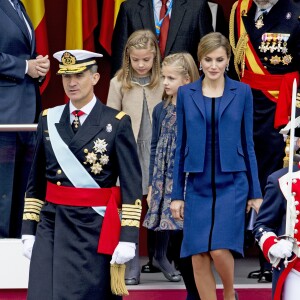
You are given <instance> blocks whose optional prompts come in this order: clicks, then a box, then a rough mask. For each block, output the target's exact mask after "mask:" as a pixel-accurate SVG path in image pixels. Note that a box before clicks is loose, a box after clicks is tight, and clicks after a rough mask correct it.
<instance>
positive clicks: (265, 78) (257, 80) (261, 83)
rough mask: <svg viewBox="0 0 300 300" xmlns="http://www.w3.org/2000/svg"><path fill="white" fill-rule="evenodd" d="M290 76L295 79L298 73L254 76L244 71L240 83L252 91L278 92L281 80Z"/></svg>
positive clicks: (254, 74)
mask: <svg viewBox="0 0 300 300" xmlns="http://www.w3.org/2000/svg"><path fill="white" fill-rule="evenodd" d="M287 75H288V76H291V78H295V77H296V78H297V77H298V72H291V73H287V74H284V75H264V74H256V73H253V72H251V71H249V70H245V73H244V77H243V79H242V81H243V82H244V83H247V84H249V85H250V86H251V88H252V89H256V90H261V91H268V90H271V91H280V87H281V83H282V80H284V79H285V78H287Z"/></svg>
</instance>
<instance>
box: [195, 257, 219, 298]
mask: <svg viewBox="0 0 300 300" xmlns="http://www.w3.org/2000/svg"><path fill="white" fill-rule="evenodd" d="M192 264H193V270H194V277H195V281H196V286H197V289H198V293H199V296H200V298H201V300H217V295H216V281H215V278H214V274H213V272H212V269H211V257H210V255H209V254H208V253H200V254H196V255H193V256H192Z"/></svg>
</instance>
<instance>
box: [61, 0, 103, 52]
mask: <svg viewBox="0 0 300 300" xmlns="http://www.w3.org/2000/svg"><path fill="white" fill-rule="evenodd" d="M97 24H98V9H97V0H68V8H67V30H66V49H69V50H71V49H84V50H88V51H95V44H94V29H95V28H96V26H97Z"/></svg>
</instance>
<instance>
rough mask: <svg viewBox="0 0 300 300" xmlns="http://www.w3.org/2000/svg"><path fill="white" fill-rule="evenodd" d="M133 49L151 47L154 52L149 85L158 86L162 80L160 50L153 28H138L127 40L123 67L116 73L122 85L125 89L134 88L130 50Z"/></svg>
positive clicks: (151, 86)
mask: <svg viewBox="0 0 300 300" xmlns="http://www.w3.org/2000/svg"><path fill="white" fill-rule="evenodd" d="M132 49H137V50H140V49H149V50H150V51H151V52H152V53H153V54H154V60H153V66H152V69H151V78H150V83H149V87H150V88H153V87H155V86H157V85H158V83H159V81H160V52H159V47H158V43H157V39H156V37H155V35H154V34H153V32H152V31H151V30H137V31H135V32H134V33H132V34H131V35H130V36H129V38H128V40H127V43H126V46H125V49H124V52H123V61H122V67H121V69H120V70H119V71H118V72H117V74H116V76H117V79H118V80H119V81H122V87H123V88H124V89H131V88H132V83H131V80H132V77H133V68H132V66H131V63H130V51H131V50H132Z"/></svg>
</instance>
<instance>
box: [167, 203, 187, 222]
mask: <svg viewBox="0 0 300 300" xmlns="http://www.w3.org/2000/svg"><path fill="white" fill-rule="evenodd" d="M170 209H171V212H172V217H173V218H174V219H175V220H180V221H183V218H184V201H183V200H173V201H172V202H171V205H170Z"/></svg>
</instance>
